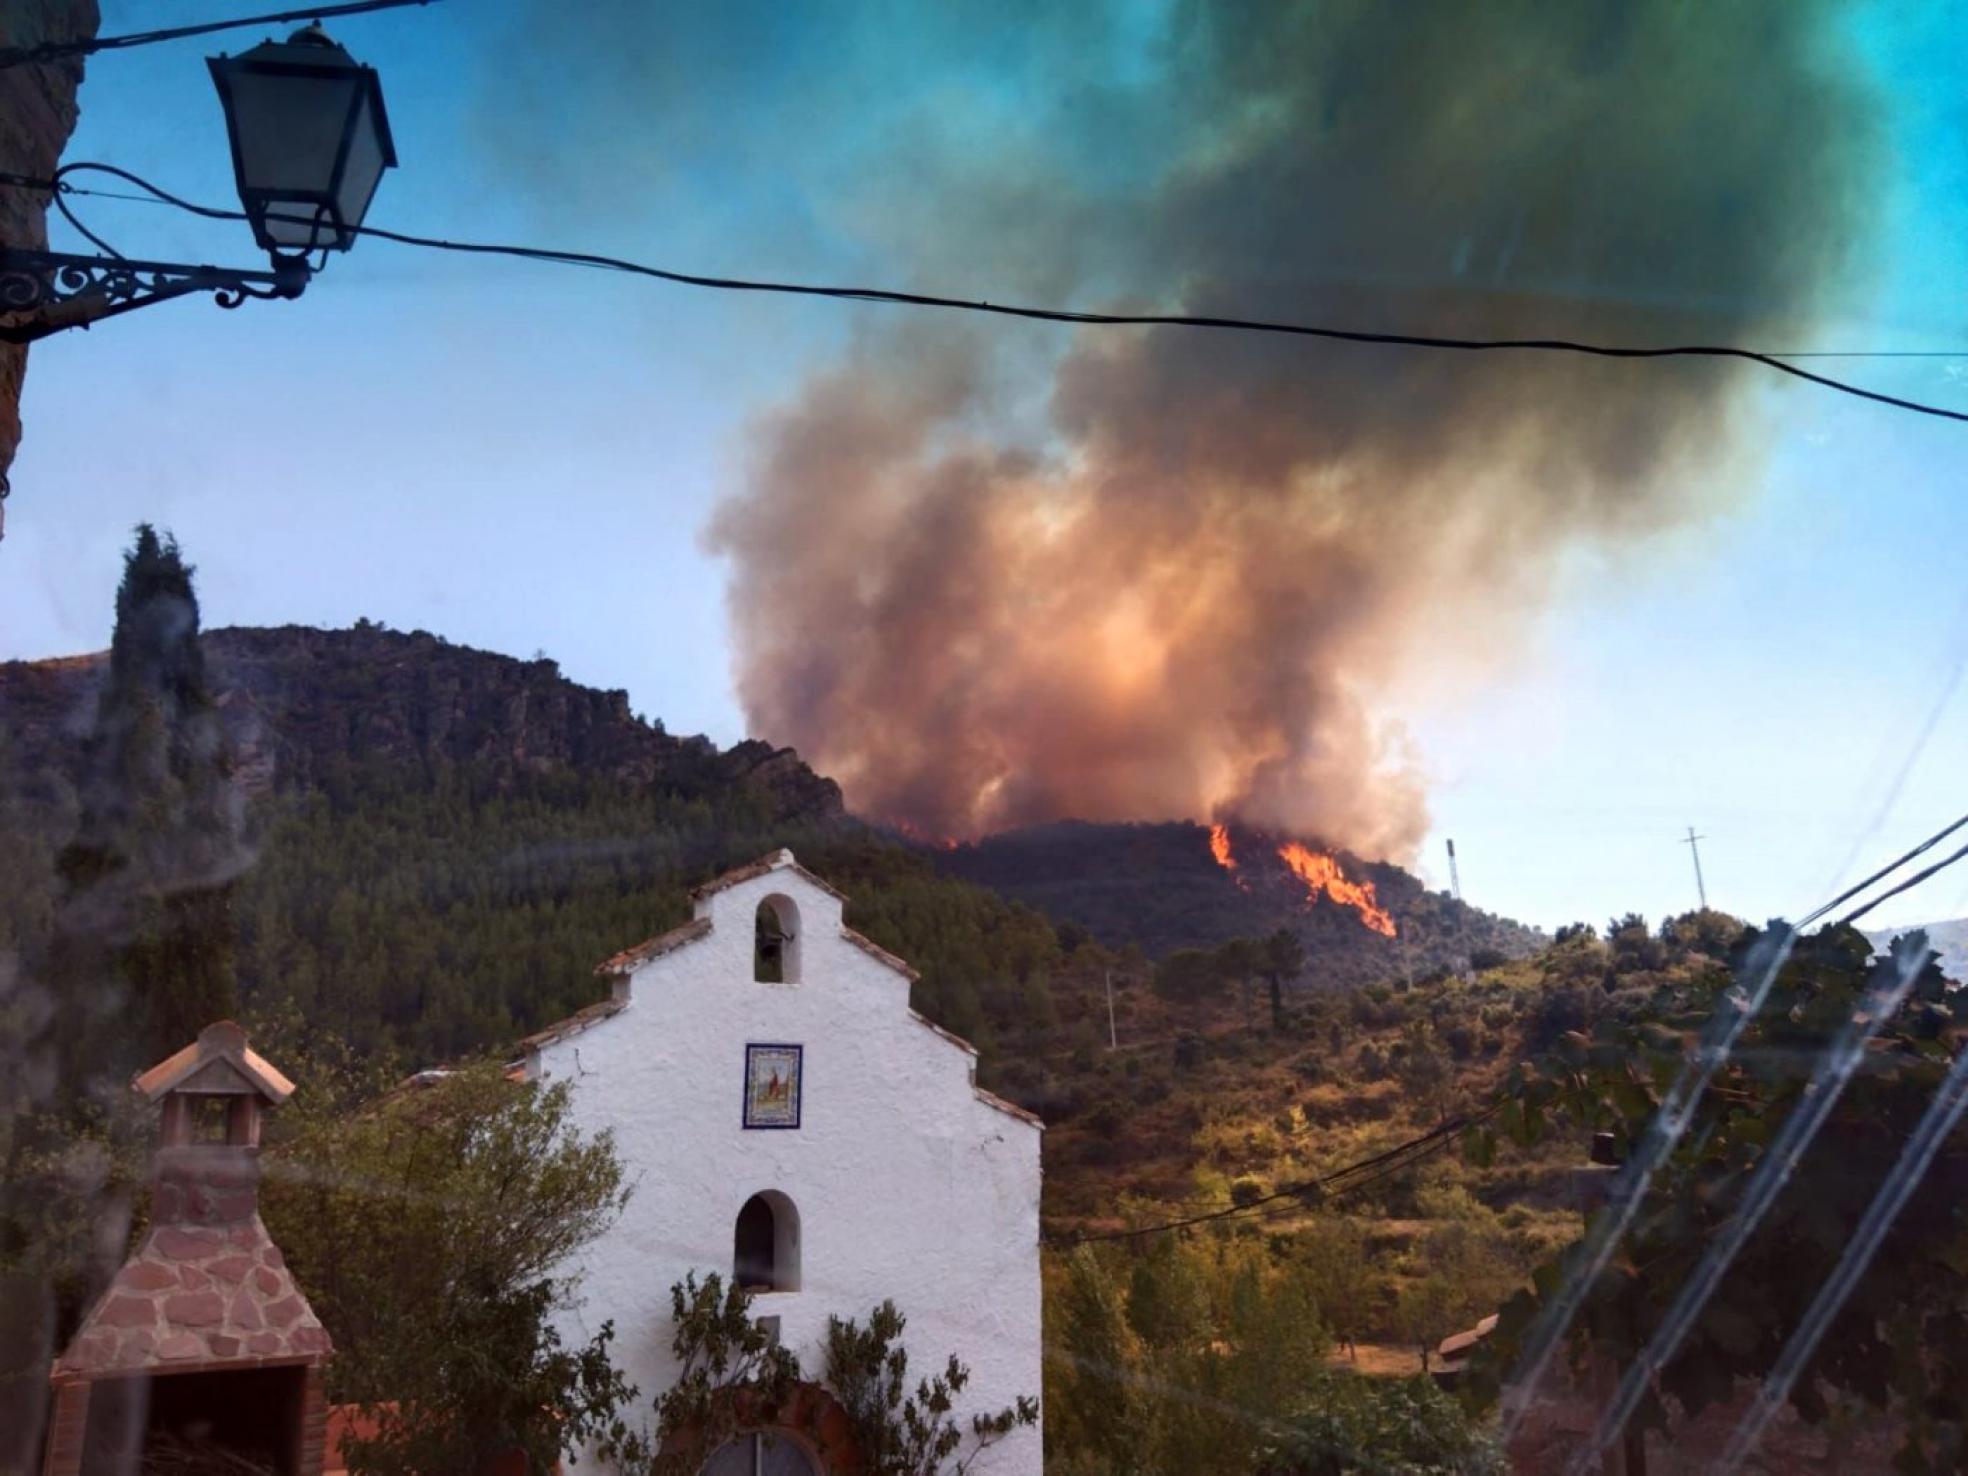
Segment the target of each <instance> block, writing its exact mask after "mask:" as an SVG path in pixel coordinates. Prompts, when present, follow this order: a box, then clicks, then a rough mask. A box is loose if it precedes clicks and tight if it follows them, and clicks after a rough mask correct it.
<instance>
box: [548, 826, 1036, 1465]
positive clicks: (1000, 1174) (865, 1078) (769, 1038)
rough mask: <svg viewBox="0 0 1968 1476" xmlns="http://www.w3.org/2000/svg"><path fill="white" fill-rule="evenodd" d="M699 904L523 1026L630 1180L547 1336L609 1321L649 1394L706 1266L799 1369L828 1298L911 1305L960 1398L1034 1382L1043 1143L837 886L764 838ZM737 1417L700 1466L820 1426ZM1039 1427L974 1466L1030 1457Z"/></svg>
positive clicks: (804, 1435)
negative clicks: (545, 1019)
mask: <svg viewBox="0 0 1968 1476" xmlns="http://www.w3.org/2000/svg"><path fill="white" fill-rule="evenodd" d="M691 895H692V901H693V903H694V905H695V911H696V916H695V917H694V918H693V919H692V920H691V921H690V922H688V923H685V924H684V925H683V926H682V927H679V928H676V929H674V930H672V931H670V932H668V933H665V934H663V935H662V936H660V937H657V938H652V939H650V940H649V941H648V942H646V943H641V944H638V945H637V946H636V947H634V948H630V949H628V950H626V951H625V952H622V953H619V954H617V955H616V956H615V957H613V958H611V959H609V960H608V961H607V962H606V963H604V964H602V965H601V966H600V968H599V969H598V970H597V972H598V973H600V974H602V975H603V976H604V977H605V978H607V979H608V980H609V983H610V990H611V993H610V997H609V998H608V999H606V1000H603V1001H602V1002H600V1003H598V1004H595V1005H592V1006H590V1007H589V1008H587V1009H585V1010H583V1011H581V1012H580V1013H579V1014H577V1015H575V1016H573V1017H572V1018H571V1019H568V1020H565V1021H562V1022H561V1023H560V1024H558V1025H554V1026H551V1027H549V1028H548V1029H546V1030H543V1031H541V1032H540V1033H539V1034H537V1035H534V1036H532V1037H530V1038H529V1039H528V1040H527V1041H525V1042H524V1050H525V1055H524V1070H525V1074H526V1076H527V1077H528V1079H530V1080H536V1081H569V1082H571V1083H572V1084H573V1114H574V1118H575V1121H576V1123H577V1124H578V1126H579V1127H580V1128H581V1130H582V1131H583V1132H586V1133H593V1132H596V1131H598V1130H600V1129H603V1128H607V1129H611V1130H612V1131H613V1132H614V1135H615V1144H616V1150H617V1152H618V1153H619V1154H620V1155H621V1157H622V1160H623V1163H624V1165H625V1166H626V1168H627V1170H628V1178H629V1181H630V1183H631V1185H632V1186H633V1193H632V1194H631V1196H630V1199H629V1202H628V1206H627V1208H626V1210H625V1211H624V1212H623V1214H622V1216H621V1218H620V1219H619V1220H618V1221H617V1222H616V1223H615V1224H614V1225H613V1226H612V1227H611V1228H610V1229H609V1230H608V1231H607V1232H606V1234H604V1235H603V1236H602V1237H601V1238H600V1239H599V1240H597V1241H596V1242H594V1243H593V1244H592V1245H590V1246H589V1247H588V1248H587V1250H586V1251H585V1252H584V1253H583V1254H584V1264H583V1268H582V1269H583V1272H584V1277H583V1282H582V1286H581V1292H580V1303H579V1305H578V1306H576V1307H574V1308H573V1309H571V1310H570V1311H568V1312H566V1313H563V1314H562V1321H563V1324H564V1326H563V1335H565V1336H567V1337H568V1338H569V1340H570V1341H571V1342H573V1341H578V1342H585V1341H586V1340H587V1339H588V1338H589V1337H591V1336H593V1334H594V1333H595V1332H596V1331H597V1330H598V1329H599V1328H600V1325H601V1324H602V1323H603V1322H604V1321H613V1323H614V1324H615V1333H616V1343H615V1353H616V1356H617V1360H618V1362H619V1363H620V1364H621V1366H622V1367H623V1370H624V1372H625V1373H626V1375H627V1377H628V1378H629V1380H630V1381H631V1382H633V1383H634V1384H636V1385H637V1386H638V1388H639V1389H640V1390H641V1399H640V1401H639V1402H640V1403H641V1405H642V1407H643V1408H644V1409H648V1408H649V1407H650V1405H651V1403H652V1402H653V1400H654V1399H655V1397H656V1395H658V1394H660V1393H661V1392H662V1391H663V1390H665V1389H667V1388H669V1387H670V1385H671V1383H672V1382H673V1381H674V1379H675V1376H676V1372H677V1369H676V1363H675V1360H674V1358H673V1357H672V1355H671V1352H670V1339H671V1336H672V1334H673V1331H674V1327H673V1323H672V1319H671V1307H670V1287H671V1285H672V1284H673V1283H675V1282H677V1281H680V1280H682V1279H683V1276H684V1274H685V1273H686V1272H690V1271H694V1272H696V1273H698V1277H699V1279H700V1280H701V1279H702V1277H703V1274H704V1273H705V1272H709V1271H716V1272H719V1273H720V1274H721V1275H722V1276H723V1277H724V1278H725V1279H726V1281H727V1282H729V1281H730V1280H731V1279H732V1278H733V1277H734V1276H735V1277H736V1279H737V1280H738V1281H739V1282H740V1283H741V1284H744V1285H748V1286H753V1287H756V1288H761V1290H759V1291H758V1293H757V1295H756V1297H755V1300H754V1301H753V1304H752V1312H753V1315H754V1316H755V1317H761V1318H776V1319H777V1326H778V1330H779V1338H780V1341H781V1342H782V1343H783V1344H784V1345H785V1346H787V1347H788V1348H790V1349H791V1350H792V1351H793V1352H794V1353H795V1354H797V1355H798V1357H799V1360H800V1365H801V1369H802V1372H803V1375H804V1377H805V1378H807V1379H809V1380H813V1381H815V1382H818V1381H819V1380H820V1379H821V1377H822V1376H823V1374H824V1372H825V1361H826V1360H825V1351H824V1348H825V1344H824V1339H825V1335H826V1326H827V1318H828V1315H829V1314H833V1315H835V1316H838V1317H842V1318H852V1319H855V1320H856V1321H858V1322H860V1323H861V1324H863V1325H864V1326H865V1325H866V1322H867V1318H868V1313H869V1312H870V1311H871V1310H872V1309H873V1308H874V1307H875V1305H876V1304H877V1303H879V1302H881V1301H882V1300H883V1299H884V1298H887V1299H890V1300H893V1301H894V1303H895V1305H896V1306H897V1307H898V1308H899V1309H900V1310H901V1311H902V1313H903V1314H904V1315H905V1316H906V1317H907V1319H908V1326H907V1328H906V1330H905V1331H904V1333H903V1335H902V1344H903V1346H904V1347H905V1348H907V1350H908V1353H909V1383H910V1387H911V1388H912V1389H913V1387H914V1384H915V1381H916V1379H917V1378H918V1377H923V1376H928V1375H932V1374H935V1373H937V1372H940V1371H941V1369H942V1367H943V1364H944V1362H945V1361H946V1359H947V1358H948V1356H949V1355H950V1354H953V1353H954V1354H955V1355H957V1357H959V1358H960V1359H962V1360H963V1362H964V1363H966V1364H967V1365H968V1366H969V1368H970V1371H971V1378H970V1383H969V1385H968V1386H967V1387H966V1388H965V1390H964V1392H963V1395H962V1396H961V1402H960V1404H959V1406H958V1408H957V1409H956V1410H955V1411H954V1413H955V1414H956V1415H957V1417H958V1422H959V1424H960V1425H961V1426H962V1427H963V1428H964V1430H965V1431H966V1434H967V1433H968V1431H969V1426H970V1417H971V1415H972V1414H974V1413H987V1412H992V1411H996V1410H998V1409H1002V1408H1004V1407H1006V1406H1008V1405H1010V1404H1011V1403H1013V1402H1014V1401H1015V1400H1016V1399H1017V1398H1018V1397H1020V1396H1021V1395H1023V1396H1029V1397H1032V1398H1034V1399H1036V1398H1038V1397H1039V1385H1040V1322H1039V1172H1040V1171H1039V1140H1040V1137H1041V1134H1042V1131H1043V1129H1042V1126H1041V1124H1040V1122H1039V1120H1038V1119H1037V1118H1036V1117H1034V1116H1033V1115H1032V1114H1031V1113H1029V1112H1026V1111H1024V1110H1022V1109H1020V1108H1018V1107H1015V1106H1013V1105H1012V1104H1011V1103H1009V1102H1005V1101H1003V1100H1001V1099H999V1098H997V1097H994V1096H992V1095H991V1094H990V1093H989V1092H987V1091H984V1090H983V1089H982V1088H980V1087H979V1086H977V1084H976V1081H975V1073H976V1061H977V1052H976V1050H975V1048H974V1047H972V1046H971V1045H969V1044H968V1043H967V1042H965V1041H963V1040H960V1039H959V1038H958V1037H956V1036H954V1035H952V1034H950V1033H949V1032H948V1031H946V1030H943V1029H941V1028H940V1027H938V1026H936V1025H933V1024H931V1023H930V1022H929V1021H928V1020H927V1019H925V1018H924V1017H923V1016H921V1015H919V1014H917V1013H916V1012H915V1011H914V1010H912V1009H911V1008H910V1007H909V985H910V982H911V981H912V980H913V979H915V978H916V973H915V971H914V970H913V969H911V968H910V967H909V965H908V964H906V963H904V962H903V961H902V960H901V959H899V958H896V957H895V956H894V955H892V954H890V953H887V952H885V951H884V950H882V949H881V948H879V947H877V946H876V945H875V944H873V943H871V942H870V941H869V940H868V939H866V938H864V937H862V936H861V935H860V934H859V933H856V932H855V931H854V930H853V929H851V928H849V927H848V926H847V925H846V924H845V923H844V922H843V921H842V917H841V907H842V903H843V901H844V898H843V897H842V895H841V894H840V893H839V892H837V891H835V890H834V889H833V888H832V887H830V886H828V885H827V884H826V883H825V882H824V881H822V880H821V879H820V878H819V877H817V876H815V875H813V874H812V873H811V872H809V871H807V870H806V869H805V868H804V867H802V866H800V865H799V864H798V863H797V862H796V861H795V860H794V859H793V855H792V852H790V851H783V850H782V851H777V852H775V853H773V854H772V855H770V856H767V857H765V858H763V859H762V860H759V861H756V862H753V863H752V864H751V865H749V866H743V867H740V868H738V869H737V870H735V871H731V872H727V873H726V874H725V875H723V876H721V877H719V878H717V879H716V880H714V881H712V882H710V883H708V884H707V885H705V886H703V887H701V888H699V889H698V890H697V891H696V892H694V893H692V894H691ZM779 1433H780V1435H781V1436H784V1435H788V1434H789V1435H790V1436H791V1438H790V1439H786V1438H766V1439H759V1438H757V1437H752V1436H743V1437H740V1439H739V1441H738V1442H735V1443H734V1446H733V1447H731V1448H727V1449H726V1450H724V1451H721V1452H719V1453H718V1454H717V1455H715V1456H714V1457H713V1458H712V1460H711V1462H710V1464H709V1465H707V1466H706V1467H705V1468H704V1469H705V1471H706V1472H707V1473H713V1476H738V1473H746V1476H750V1473H753V1472H774V1473H783V1476H817V1473H825V1472H827V1470H828V1466H827V1458H826V1452H825V1449H824V1448H823V1443H822V1442H817V1441H815V1440H813V1439H811V1438H809V1433H808V1432H803V1431H801V1430H799V1429H798V1428H793V1429H791V1430H790V1431H782V1432H779ZM1041 1464H1042V1456H1041V1442H1040V1431H1039V1430H1038V1429H1024V1430H1016V1431H1013V1432H1012V1433H1011V1434H1010V1435H1009V1436H1008V1437H1006V1438H1005V1439H1004V1440H1003V1441H1001V1442H1000V1443H998V1444H996V1445H993V1446H992V1447H991V1448H990V1449H989V1450H987V1451H986V1452H985V1453H984V1455H983V1457H982V1458H981V1459H980V1460H979V1461H978V1463H977V1465H976V1466H975V1467H974V1468H973V1469H974V1470H976V1471H977V1472H979V1473H990V1476H1022V1473H1031V1472H1037V1471H1039V1470H1040V1469H1041Z"/></svg>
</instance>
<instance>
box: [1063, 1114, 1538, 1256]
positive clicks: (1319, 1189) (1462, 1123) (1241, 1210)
mask: <svg viewBox="0 0 1968 1476" xmlns="http://www.w3.org/2000/svg"><path fill="white" fill-rule="evenodd" d="M1508 1100H1509V1097H1508V1096H1499V1097H1496V1098H1495V1099H1493V1100H1492V1101H1491V1102H1490V1103H1489V1104H1488V1105H1487V1106H1485V1107H1484V1108H1483V1109H1482V1111H1480V1112H1477V1113H1474V1114H1472V1115H1470V1116H1468V1117H1458V1118H1453V1119H1451V1120H1450V1121H1448V1122H1445V1123H1442V1124H1440V1125H1439V1126H1437V1127H1434V1128H1431V1129H1429V1130H1428V1131H1427V1132H1425V1133H1423V1134H1421V1136H1419V1137H1416V1138H1410V1139H1408V1140H1407V1141H1406V1142H1405V1143H1397V1144H1396V1145H1395V1146H1394V1147H1392V1148H1388V1149H1386V1150H1384V1151H1383V1152H1380V1153H1376V1154H1373V1155H1372V1156H1370V1157H1367V1158H1362V1159H1359V1160H1357V1161H1356V1162H1353V1163H1349V1164H1347V1165H1346V1166H1345V1167H1344V1168H1338V1169H1334V1170H1333V1171H1332V1172H1331V1173H1329V1174H1326V1175H1324V1176H1323V1177H1321V1178H1316V1179H1306V1180H1302V1181H1300V1182H1298V1183H1295V1184H1287V1185H1285V1186H1284V1187H1283V1188H1281V1189H1274V1190H1272V1191H1271V1192H1270V1193H1269V1194H1263V1195H1260V1196H1258V1197H1257V1198H1256V1199H1252V1200H1247V1201H1246V1202H1245V1203H1243V1204H1233V1205H1231V1206H1229V1207H1228V1208H1225V1209H1215V1210H1209V1211H1207V1212H1205V1213H1203V1214H1199V1215H1186V1216H1184V1217H1183V1218H1181V1219H1179V1220H1163V1221H1158V1222H1157V1223H1155V1224H1153V1225H1137V1226H1134V1227H1133V1228H1132V1229H1128V1230H1109V1231H1102V1232H1097V1233H1094V1234H1090V1235H1063V1236H1060V1235H1055V1236H1045V1237H1042V1239H1043V1240H1044V1241H1045V1243H1046V1244H1048V1245H1053V1246H1056V1247H1060V1248H1062V1249H1063V1248H1067V1247H1071V1246H1076V1245H1088V1244H1092V1243H1095V1242H1100V1241H1109V1240H1135V1239H1138V1238H1140V1237H1142V1236H1144V1235H1163V1234H1166V1233H1168V1232H1169V1231H1171V1230H1186V1229H1189V1228H1191V1227H1193V1226H1196V1225H1207V1224H1211V1223H1214V1222H1216V1221H1219V1220H1237V1219H1249V1218H1254V1217H1256V1214H1257V1211H1259V1210H1261V1209H1263V1208H1264V1206H1266V1205H1270V1204H1276V1203H1277V1202H1278V1201H1279V1200H1281V1199H1296V1200H1306V1199H1309V1198H1311V1197H1312V1196H1314V1195H1321V1196H1323V1197H1326V1198H1331V1197H1334V1196H1335V1195H1338V1194H1341V1193H1350V1192H1352V1191H1353V1190H1354V1189H1356V1188H1359V1187H1361V1186H1362V1185H1363V1184H1366V1183H1372V1182H1373V1181H1374V1180H1375V1179H1378V1178H1382V1177H1385V1176H1386V1175H1387V1174H1391V1173H1395V1172H1398V1171H1399V1170H1401V1169H1405V1168H1408V1167H1410V1166H1412V1165H1413V1164H1414V1163H1415V1162H1417V1161H1419V1160H1420V1159H1422V1158H1426V1157H1428V1156H1429V1155H1430V1154H1432V1153H1434V1152H1436V1151H1439V1149H1441V1148H1442V1147H1443V1146H1445V1145H1446V1144H1447V1142H1448V1141H1449V1140H1451V1139H1452V1138H1453V1137H1454V1136H1455V1135H1456V1134H1457V1133H1460V1132H1461V1131H1462V1130H1463V1129H1464V1128H1468V1127H1473V1126H1475V1125H1476V1124H1477V1123H1479V1122H1483V1121H1486V1120H1487V1119H1489V1118H1490V1117H1493V1116H1495V1115H1496V1113H1497V1112H1498V1111H1499V1110H1501V1108H1502V1107H1503V1104H1504V1103H1505V1102H1506V1101H1508ZM1418 1150H1419V1151H1418ZM1370 1169H1371V1170H1379V1172H1377V1173H1374V1174H1372V1175H1370V1176H1369V1177H1368V1178H1366V1179H1364V1180H1360V1181H1359V1182H1357V1183H1345V1182H1343V1181H1345V1180H1348V1179H1352V1178H1353V1177H1354V1176H1355V1175H1359V1174H1363V1173H1366V1172H1367V1171H1368V1170H1370Z"/></svg>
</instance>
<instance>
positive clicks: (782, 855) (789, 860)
mask: <svg viewBox="0 0 1968 1476" xmlns="http://www.w3.org/2000/svg"><path fill="white" fill-rule="evenodd" d="M769 871H791V872H794V873H796V874H797V875H799V876H801V877H803V878H805V879H806V880H807V881H809V882H811V883H813V885H814V886H816V887H818V888H819V889H820V890H821V891H823V892H825V893H826V894H827V895H828V896H829V897H832V898H834V899H835V900H836V901H840V902H845V901H846V900H847V894H846V893H845V892H843V891H841V890H839V889H838V888H837V887H834V886H831V885H829V884H828V883H827V882H825V881H823V880H822V879H821V878H819V877H817V876H815V875H814V874H813V873H812V872H810V871H808V870H807V869H806V868H805V867H804V866H802V865H800V864H799V862H798V861H796V860H794V859H793V853H792V852H791V851H788V850H786V849H784V848H783V847H782V848H781V849H779V850H777V851H772V852H770V853H768V854H767V855H764V856H761V857H759V858H758V860H756V861H748V862H747V863H746V864H745V865H743V866H736V867H733V868H732V869H731V870H730V871H727V872H725V873H724V874H723V875H722V876H714V877H712V878H711V879H710V880H709V881H707V882H705V883H704V885H702V886H701V887H698V888H696V889H694V890H693V891H692V892H691V894H690V900H691V901H692V902H701V901H703V900H704V899H705V898H706V897H709V896H712V895H714V894H715V893H718V892H722V891H724V890H726V889H727V888H729V887H735V886H737V885H738V883H740V882H748V881H750V880H751V879H752V878H753V877H755V876H764V875H765V874H766V873H767V872H769Z"/></svg>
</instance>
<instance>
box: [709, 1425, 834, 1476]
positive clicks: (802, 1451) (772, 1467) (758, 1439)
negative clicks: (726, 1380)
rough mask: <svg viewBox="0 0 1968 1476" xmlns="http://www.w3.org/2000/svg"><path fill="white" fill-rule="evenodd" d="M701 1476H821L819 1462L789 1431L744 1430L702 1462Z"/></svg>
mask: <svg viewBox="0 0 1968 1476" xmlns="http://www.w3.org/2000/svg"><path fill="white" fill-rule="evenodd" d="M702 1476H824V1472H823V1468H822V1467H821V1465H820V1462H819V1461H818V1460H816V1459H815V1458H814V1456H813V1455H812V1453H811V1452H809V1451H808V1450H807V1448H806V1445H805V1443H804V1442H803V1441H801V1440H800V1438H799V1437H798V1436H796V1435H794V1434H793V1433H792V1432H791V1431H790V1430H784V1429H772V1430H747V1431H746V1432H745V1433H744V1434H743V1435H734V1436H732V1438H731V1439H729V1440H727V1441H725V1443H724V1444H723V1445H721V1446H719V1447H718V1448H717V1450H716V1451H715V1452H713V1453H712V1455H711V1458H710V1459H709V1460H708V1461H706V1462H704V1467H703V1472H702Z"/></svg>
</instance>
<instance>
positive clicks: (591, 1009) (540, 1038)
mask: <svg viewBox="0 0 1968 1476" xmlns="http://www.w3.org/2000/svg"><path fill="white" fill-rule="evenodd" d="M628 1007H629V1002H628V1001H627V1000H626V999H604V1000H601V1001H600V1002H598V1003H596V1004H591V1005H588V1006H587V1007H586V1008H584V1009H579V1010H576V1011H575V1012H574V1013H573V1014H571V1015H569V1016H568V1017H567V1018H566V1019H565V1020H556V1021H554V1023H553V1024H551V1025H549V1026H547V1028H546V1029H544V1030H536V1031H534V1032H533V1034H531V1035H529V1036H527V1037H526V1038H525V1039H524V1040H522V1041H521V1042H520V1043H519V1048H520V1049H521V1050H522V1051H537V1050H539V1049H540V1047H541V1046H545V1045H552V1044H553V1043H554V1042H555V1041H557V1040H565V1039H566V1038H567V1037H568V1036H570V1035H579V1034H580V1033H581V1032H582V1031H583V1030H586V1029H588V1028H589V1027H590V1026H593V1025H599V1024H600V1023H601V1022H602V1021H603V1020H606V1019H608V1018H609V1017H610V1016H611V1015H619V1014H621V1013H622V1011H623V1010H625V1009H627V1008H628Z"/></svg>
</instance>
